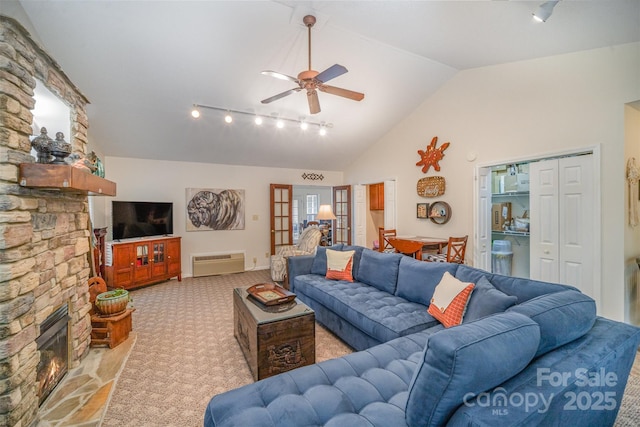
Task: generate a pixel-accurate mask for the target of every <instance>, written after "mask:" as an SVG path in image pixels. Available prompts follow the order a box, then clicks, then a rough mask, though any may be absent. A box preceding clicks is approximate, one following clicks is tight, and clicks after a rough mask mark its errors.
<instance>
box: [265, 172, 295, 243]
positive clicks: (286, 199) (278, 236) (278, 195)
mask: <svg viewBox="0 0 640 427" xmlns="http://www.w3.org/2000/svg"><path fill="white" fill-rule="evenodd" d="M270 192H271V254H272V255H274V254H275V253H276V248H278V247H279V246H284V245H292V244H293V233H292V227H291V211H292V209H291V205H292V203H291V199H292V196H293V186H292V185H286V184H271V185H270Z"/></svg>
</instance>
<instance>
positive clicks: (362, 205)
mask: <svg viewBox="0 0 640 427" xmlns="http://www.w3.org/2000/svg"><path fill="white" fill-rule="evenodd" d="M353 201H354V203H353V218H354V221H353V224H354V229H355V235H354V239H353V241H354V242H355V244H356V245H357V246H364V247H367V219H366V214H367V187H366V186H365V185H354V186H353Z"/></svg>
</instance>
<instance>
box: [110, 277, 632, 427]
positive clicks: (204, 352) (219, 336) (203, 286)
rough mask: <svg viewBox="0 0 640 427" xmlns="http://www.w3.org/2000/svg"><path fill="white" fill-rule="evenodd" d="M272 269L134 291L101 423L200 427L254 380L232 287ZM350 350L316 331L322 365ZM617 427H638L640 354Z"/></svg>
mask: <svg viewBox="0 0 640 427" xmlns="http://www.w3.org/2000/svg"><path fill="white" fill-rule="evenodd" d="M268 281H270V280H269V271H268V270H261V271H253V272H246V273H241V274H233V275H226V276H211V277H201V278H195V279H194V278H186V279H184V280H183V281H182V282H177V281H175V280H172V281H170V282H165V283H161V284H158V285H154V286H150V287H147V288H143V289H139V290H136V291H133V292H132V297H133V300H134V301H133V302H134V305H135V306H136V308H137V310H136V312H135V313H134V320H133V322H134V324H133V327H134V330H135V332H136V335H137V341H136V344H135V346H134V348H133V350H132V351H131V354H130V355H129V358H128V360H127V362H126V365H125V367H124V369H123V370H122V372H121V375H120V378H119V379H118V381H117V383H116V387H115V391H114V392H113V394H112V396H111V399H110V404H109V407H108V409H107V411H106V413H105V415H104V418H103V421H102V425H103V426H118V427H123V426H135V427H141V426H180V427H196V426H202V421H203V414H204V410H205V407H206V405H207V403H208V402H209V400H210V399H211V397H213V396H214V395H216V394H219V393H222V392H224V391H226V390H230V389H233V388H236V387H239V386H241V385H244V384H249V383H251V382H253V379H252V377H251V373H250V371H249V368H248V366H247V364H246V361H245V360H244V357H243V355H242V351H241V350H240V347H239V346H238V344H237V342H236V340H235V338H234V337H233V304H232V290H233V288H236V287H239V286H249V285H253V284H255V283H261V282H268ZM351 351H352V350H351V348H349V347H348V346H347V345H346V344H344V343H343V342H342V341H340V340H339V339H338V338H336V337H335V336H334V335H332V334H331V333H330V332H328V331H327V330H326V329H324V328H322V327H320V326H318V327H316V361H323V360H327V359H331V358H334V357H339V356H342V355H344V354H347V353H350V352H351ZM633 373H634V374H633V376H632V377H631V378H630V380H629V383H628V384H627V391H626V393H625V397H624V400H623V404H622V407H621V410H620V414H619V415H618V419H617V421H616V427H626V426H638V425H640V357H638V358H636V363H635V365H634V369H633Z"/></svg>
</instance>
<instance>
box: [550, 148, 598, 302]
mask: <svg viewBox="0 0 640 427" xmlns="http://www.w3.org/2000/svg"><path fill="white" fill-rule="evenodd" d="M558 163H559V169H558V172H559V180H558V182H559V184H560V194H559V199H558V201H559V208H560V217H559V238H560V240H559V245H560V252H559V263H558V268H559V278H560V282H561V283H566V284H568V285H572V286H575V287H577V288H578V289H580V290H581V291H582V292H584V293H585V294H587V295H589V296H591V297H594V298H595V295H594V279H593V264H594V259H593V244H594V232H593V230H594V223H593V217H594V215H593V209H595V206H594V194H593V156H591V155H587V156H576V157H566V158H563V159H560V160H559V161H558Z"/></svg>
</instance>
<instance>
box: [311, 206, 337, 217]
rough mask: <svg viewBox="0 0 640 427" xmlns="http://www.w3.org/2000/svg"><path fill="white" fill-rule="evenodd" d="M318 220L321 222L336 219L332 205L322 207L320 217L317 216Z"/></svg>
mask: <svg viewBox="0 0 640 427" xmlns="http://www.w3.org/2000/svg"><path fill="white" fill-rule="evenodd" d="M316 219H319V220H320V219H321V220H333V219H336V216H335V215H334V214H333V209H331V205H320V208H319V209H318V215H316Z"/></svg>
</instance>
